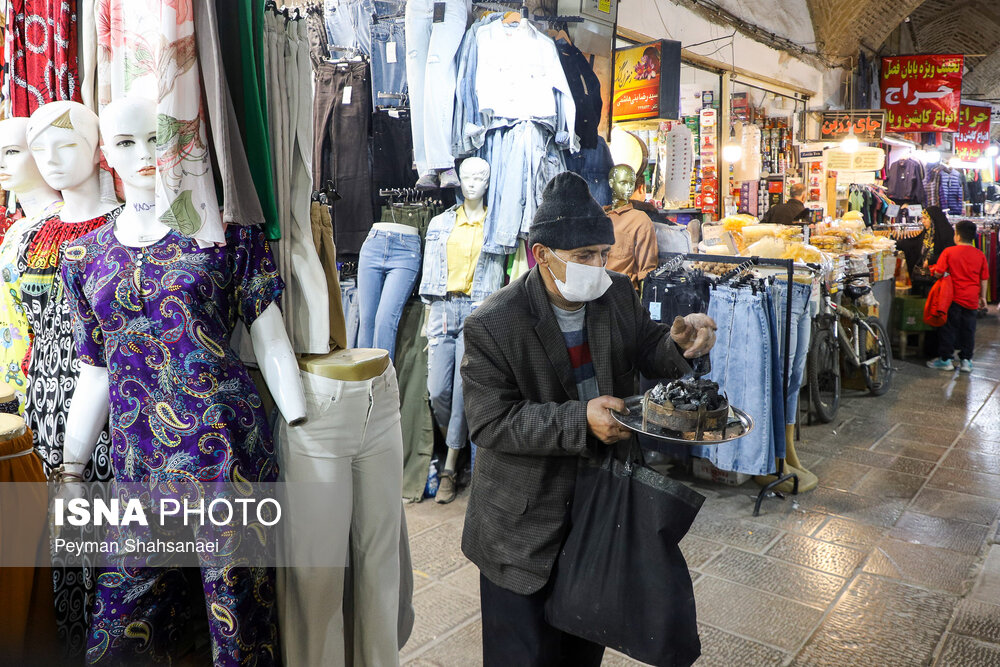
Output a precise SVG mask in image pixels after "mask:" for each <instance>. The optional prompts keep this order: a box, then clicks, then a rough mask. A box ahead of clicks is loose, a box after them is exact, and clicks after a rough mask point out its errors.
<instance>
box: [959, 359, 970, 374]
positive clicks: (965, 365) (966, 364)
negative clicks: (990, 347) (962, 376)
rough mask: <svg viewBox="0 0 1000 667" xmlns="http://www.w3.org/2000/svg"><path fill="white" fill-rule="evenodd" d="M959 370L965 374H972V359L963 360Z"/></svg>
mask: <svg viewBox="0 0 1000 667" xmlns="http://www.w3.org/2000/svg"><path fill="white" fill-rule="evenodd" d="M958 370H960V371H962V372H963V373H971V372H972V359H962V365H961V366H959V368H958Z"/></svg>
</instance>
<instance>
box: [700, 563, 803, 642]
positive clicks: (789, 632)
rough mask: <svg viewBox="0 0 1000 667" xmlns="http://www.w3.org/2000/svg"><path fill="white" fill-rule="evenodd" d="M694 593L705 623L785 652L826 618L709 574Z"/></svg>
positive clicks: (780, 599) (777, 597)
mask: <svg viewBox="0 0 1000 667" xmlns="http://www.w3.org/2000/svg"><path fill="white" fill-rule="evenodd" d="M694 595H695V601H696V603H697V605H698V619H699V620H700V621H701V622H702V623H705V624H708V625H712V626H714V627H716V628H718V629H720V630H727V631H729V632H731V633H734V634H737V635H740V636H743V637H746V638H749V639H752V640H755V641H757V642H761V643H764V644H768V645H770V646H773V647H776V648H779V649H782V650H785V651H792V650H795V649H797V648H798V647H799V646H800V645H801V644H802V642H804V641H805V640H806V638H807V637H809V635H811V634H812V631H813V628H815V627H816V625H817V624H818V623H819V621H820V618H821V617H822V612H821V611H820V610H818V609H813V608H812V607H807V606H806V605H803V604H799V603H798V602H794V601H792V600H788V599H785V598H782V597H779V596H777V595H771V594H770V593H763V592H761V591H758V590H755V589H753V588H750V587H748V586H742V585H740V584H736V583H733V582H731V581H726V580H724V579H719V578H718V577H711V576H708V575H705V576H703V577H702V578H701V579H699V580H698V584H697V586H695V589H694Z"/></svg>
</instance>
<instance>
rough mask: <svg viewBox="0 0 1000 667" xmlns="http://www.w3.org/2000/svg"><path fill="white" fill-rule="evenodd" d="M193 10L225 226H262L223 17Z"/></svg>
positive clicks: (210, 9)
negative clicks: (226, 62)
mask: <svg viewBox="0 0 1000 667" xmlns="http://www.w3.org/2000/svg"><path fill="white" fill-rule="evenodd" d="M193 7H194V24H195V37H196V38H197V46H198V56H199V57H198V66H199V68H200V73H201V80H202V82H203V83H204V90H205V94H206V96H207V98H208V99H207V100H206V104H205V111H206V113H207V115H208V122H209V129H210V130H211V134H212V146H211V156H212V165H213V173H214V174H215V176H216V178H217V179H218V180H219V182H220V184H221V188H218V190H219V191H221V195H222V222H223V223H225V224H227V225H259V224H262V223H263V222H264V211H263V209H262V208H261V205H260V198H259V197H258V196H257V191H256V190H255V189H254V183H253V176H252V175H251V173H250V163H249V162H248V161H247V153H246V149H245V148H244V147H243V140H242V138H241V136H240V128H239V123H238V121H237V120H236V109H235V108H234V107H233V100H232V97H231V96H230V93H229V84H228V82H227V79H226V71H225V68H224V66H223V62H222V45H221V43H220V41H219V33H220V30H219V17H218V15H217V14H216V10H215V5H214V4H212V3H211V2H196V3H194V5H193Z"/></svg>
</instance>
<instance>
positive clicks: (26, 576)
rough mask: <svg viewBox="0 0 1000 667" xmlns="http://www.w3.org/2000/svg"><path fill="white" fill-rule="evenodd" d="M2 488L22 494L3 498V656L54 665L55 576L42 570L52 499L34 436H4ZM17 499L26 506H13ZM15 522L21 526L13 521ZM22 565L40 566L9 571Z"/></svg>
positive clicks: (0, 459)
mask: <svg viewBox="0 0 1000 667" xmlns="http://www.w3.org/2000/svg"><path fill="white" fill-rule="evenodd" d="M0 484H3V485H4V488H7V489H12V488H18V487H19V488H20V489H21V490H19V491H18V492H17V493H16V494H15V493H10V495H7V494H5V497H6V498H7V504H5V506H4V514H5V520H4V521H3V522H2V523H0V553H2V554H3V558H2V559H0V564H2V565H4V566H3V567H0V591H2V593H3V605H2V606H0V651H2V652H3V655H4V660H5V661H6V662H8V663H10V664H23V665H30V664H56V658H57V656H55V655H53V653H54V649H55V646H56V633H55V629H56V619H55V613H54V612H55V609H54V607H53V604H52V570H51V569H50V568H49V567H46V566H43V565H42V564H43V563H47V562H48V560H49V557H48V554H49V544H48V543H49V535H48V530H47V518H48V517H47V511H46V510H47V507H48V494H47V493H46V490H45V486H44V484H45V473H44V472H43V471H42V462H41V459H39V458H38V454H36V453H35V452H34V451H33V449H32V436H31V432H30V431H28V430H26V431H25V432H24V433H22V434H20V435H13V437H10V435H9V434H5V436H4V437H3V439H2V440H0ZM12 484H17V485H18V487H13V486H11V485H12ZM29 485H30V486H29ZM15 499H16V502H18V503H23V504H21V505H18V506H11V504H12V503H13V502H14V500H15ZM12 516H16V517H17V518H18V520H17V521H11V520H9V519H10V517H12ZM29 526H30V527H31V531H32V532H30V533H29V532H28V530H27V528H28V527H29ZM4 561H6V562H4ZM18 561H21V562H25V561H29V562H30V561H34V562H36V563H38V564H39V565H38V567H10V563H12V562H18Z"/></svg>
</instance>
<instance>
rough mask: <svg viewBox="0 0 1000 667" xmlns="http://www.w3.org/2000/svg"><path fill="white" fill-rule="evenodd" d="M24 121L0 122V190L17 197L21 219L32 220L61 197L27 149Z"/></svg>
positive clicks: (25, 121)
mask: <svg viewBox="0 0 1000 667" xmlns="http://www.w3.org/2000/svg"><path fill="white" fill-rule="evenodd" d="M27 127H28V119H27V118H8V119H7V120H0V187H2V188H3V189H4V190H7V191H8V192H13V193H14V194H15V195H17V203H18V204H20V205H21V209H22V210H24V217H26V218H34V217H36V216H38V215H40V214H41V213H42V212H44V211H45V209H47V208H48V207H49V206H51V205H52V204H55V203H56V202H58V201H60V200H61V199H62V197H61V196H60V195H59V193H58V192H57V191H56V190H54V189H52V187H51V186H49V184H48V183H46V182H45V179H43V178H42V174H41V172H39V171H38V165H36V164H35V161H34V160H33V159H32V156H31V151H29V150H28V140H27V133H26V130H27Z"/></svg>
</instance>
